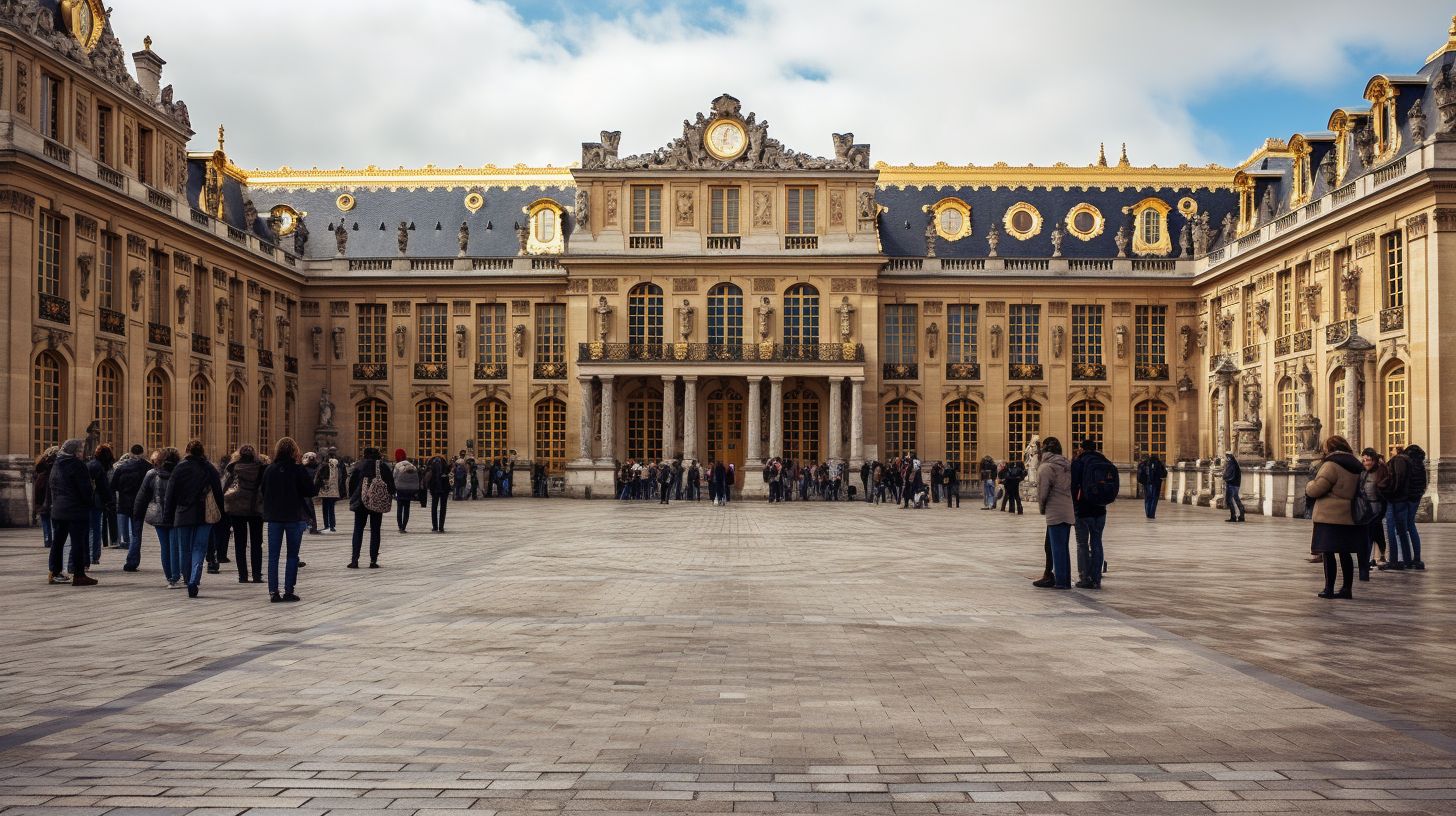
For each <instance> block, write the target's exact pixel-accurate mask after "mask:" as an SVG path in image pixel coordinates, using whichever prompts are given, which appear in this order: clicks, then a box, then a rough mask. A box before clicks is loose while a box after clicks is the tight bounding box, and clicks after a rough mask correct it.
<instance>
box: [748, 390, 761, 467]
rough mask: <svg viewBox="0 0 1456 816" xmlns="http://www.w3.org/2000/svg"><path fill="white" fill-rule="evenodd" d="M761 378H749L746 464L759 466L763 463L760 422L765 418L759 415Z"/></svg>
mask: <svg viewBox="0 0 1456 816" xmlns="http://www.w3.org/2000/svg"><path fill="white" fill-rule="evenodd" d="M761 379H762V378H760V377H752V376H751V377H749V378H748V461H747V462H746V464H749V465H757V464H759V463H760V462H762V461H763V446H762V445H760V444H759V443H758V438H759V436H758V435H759V432H760V429H759V422H760V421H761V420H762V419H763V417H762V416H761V415H760V414H759V399H758V391H759V386H760V384H761V383H760V380H761Z"/></svg>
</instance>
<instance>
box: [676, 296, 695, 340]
mask: <svg viewBox="0 0 1456 816" xmlns="http://www.w3.org/2000/svg"><path fill="white" fill-rule="evenodd" d="M697 312H698V310H697V309H695V308H693V305H692V304H691V303H688V301H687V300H686V299H684V300H683V302H682V305H681V306H679V307H677V331H678V335H679V336H680V337H682V341H683V342H684V343H686V342H688V341H689V340H691V339H692V337H693V316H694V315H696V314H697Z"/></svg>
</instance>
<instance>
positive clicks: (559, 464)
mask: <svg viewBox="0 0 1456 816" xmlns="http://www.w3.org/2000/svg"><path fill="white" fill-rule="evenodd" d="M535 459H536V461H537V462H540V463H541V464H543V465H545V466H546V472H547V473H560V472H562V470H563V469H565V467H566V403H564V402H562V401H561V400H559V399H543V400H541V401H540V402H538V403H536V455H535Z"/></svg>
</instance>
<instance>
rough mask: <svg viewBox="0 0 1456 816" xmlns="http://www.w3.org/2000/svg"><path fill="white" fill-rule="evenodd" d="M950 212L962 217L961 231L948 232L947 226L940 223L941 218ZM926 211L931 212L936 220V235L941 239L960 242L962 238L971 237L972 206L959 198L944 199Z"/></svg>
mask: <svg viewBox="0 0 1456 816" xmlns="http://www.w3.org/2000/svg"><path fill="white" fill-rule="evenodd" d="M948 210H953V211H955V212H958V213H960V216H961V226H960V229H957V230H955V231H953V232H952V231H950V230H947V229H946V228H945V226H944V225H942V224H941V223H940V216H941V215H942V214H943V213H945V212H946V211H948ZM926 211H927V212H929V213H930V217H931V218H932V219H934V220H935V234H936V235H939V236H940V237H941V238H944V239H945V240H947V241H959V240H960V239H962V238H966V237H968V236H970V234H971V205H969V204H967V203H966V202H964V201H962V200H960V199H959V198H955V197H954V196H949V197H946V198H942V199H941V200H939V201H937V202H935V203H934V204H931V205H930V206H929V207H927V208H926Z"/></svg>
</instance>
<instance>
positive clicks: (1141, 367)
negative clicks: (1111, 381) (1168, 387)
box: [1133, 363, 1168, 380]
mask: <svg viewBox="0 0 1456 816" xmlns="http://www.w3.org/2000/svg"><path fill="white" fill-rule="evenodd" d="M1133 378H1134V379H1138V380H1166V379H1168V364H1167V363H1138V364H1137V365H1136V366H1134V367H1133Z"/></svg>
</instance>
